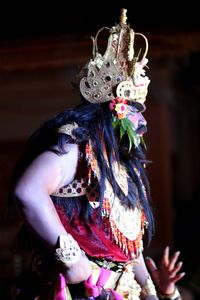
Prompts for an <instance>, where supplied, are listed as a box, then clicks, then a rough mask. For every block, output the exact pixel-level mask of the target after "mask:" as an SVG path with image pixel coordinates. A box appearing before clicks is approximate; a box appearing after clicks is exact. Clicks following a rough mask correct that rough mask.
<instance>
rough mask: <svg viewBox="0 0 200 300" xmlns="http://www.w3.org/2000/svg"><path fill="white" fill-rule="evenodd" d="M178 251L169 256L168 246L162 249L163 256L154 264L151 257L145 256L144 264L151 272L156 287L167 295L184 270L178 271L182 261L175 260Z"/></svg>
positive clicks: (172, 289) (171, 291) (178, 253)
mask: <svg viewBox="0 0 200 300" xmlns="http://www.w3.org/2000/svg"><path fill="white" fill-rule="evenodd" d="M179 255H180V252H179V251H177V252H175V253H174V254H173V255H172V256H171V258H170V257H169V247H168V246H167V247H166V248H165V249H164V252H163V256H162V258H161V260H160V262H159V263H158V265H156V264H155V262H154V261H153V259H152V258H150V257H146V265H147V267H148V269H149V271H150V273H151V277H152V279H153V281H154V284H155V286H156V289H157V290H158V291H159V292H160V293H162V294H165V295H169V294H171V293H173V292H174V290H175V283H176V282H177V281H178V280H180V279H182V278H183V276H184V275H185V273H184V272H182V273H179V271H180V269H181V267H182V264H183V263H182V262H177V260H178V257H179Z"/></svg>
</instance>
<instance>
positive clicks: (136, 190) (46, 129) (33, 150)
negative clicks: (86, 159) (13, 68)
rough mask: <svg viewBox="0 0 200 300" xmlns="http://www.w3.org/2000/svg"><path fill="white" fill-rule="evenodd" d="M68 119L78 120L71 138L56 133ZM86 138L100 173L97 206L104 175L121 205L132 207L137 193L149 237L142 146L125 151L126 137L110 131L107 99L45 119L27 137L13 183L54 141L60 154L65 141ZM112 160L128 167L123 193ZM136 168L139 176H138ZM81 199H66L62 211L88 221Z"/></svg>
mask: <svg viewBox="0 0 200 300" xmlns="http://www.w3.org/2000/svg"><path fill="white" fill-rule="evenodd" d="M72 122H76V123H77V124H78V128H76V129H74V130H73V136H75V138H74V139H73V138H72V137H71V136H69V135H66V134H63V133H58V130H57V129H58V128H59V127H60V126H62V125H65V124H67V123H72ZM89 140H91V143H92V147H93V150H94V153H95V155H96V159H97V162H98V166H99V169H100V174H101V176H100V182H99V187H100V207H101V205H102V202H103V196H104V190H105V178H108V180H109V182H110V183H111V185H112V187H113V190H114V192H115V194H116V195H118V196H119V198H120V201H121V202H122V204H123V205H124V206H126V207H132V208H135V206H136V205H137V204H138V195H139V199H140V202H141V204H142V206H143V208H144V211H145V214H146V216H147V221H148V223H149V227H148V236H149V240H150V239H151V237H152V234H153V230H154V222H153V214H152V210H151V203H150V202H151V201H150V189H149V183H148V179H147V176H146V173H145V170H144V168H143V163H144V162H146V158H145V154H144V149H143V147H142V146H139V147H138V148H134V147H133V148H132V150H131V151H130V152H128V150H127V149H128V146H127V139H126V138H124V139H122V140H121V141H120V140H119V137H118V136H117V135H116V134H115V132H114V129H113V127H112V115H111V112H110V109H109V105H108V103H103V104H91V103H88V102H86V103H82V104H81V105H79V106H77V107H76V108H73V109H69V110H67V111H64V112H62V113H59V114H58V115H56V116H54V117H53V118H51V119H49V120H47V121H46V122H45V123H44V124H43V125H42V126H41V127H40V128H39V129H38V130H36V131H35V132H34V133H33V135H32V136H31V137H30V139H29V140H28V142H27V146H26V149H25V153H24V155H23V157H22V159H21V160H20V161H19V163H18V165H17V168H16V172H15V174H14V178H13V179H14V181H13V183H14V184H15V182H16V180H17V178H18V177H19V176H20V174H21V173H22V172H23V170H24V169H25V168H26V167H27V166H28V165H29V164H30V162H31V161H32V160H33V159H34V158H35V157H36V156H38V155H39V154H40V153H42V152H43V151H44V150H47V149H50V148H51V147H52V146H53V145H57V150H56V153H57V154H58V155H62V154H64V153H65V150H64V145H65V144H66V143H77V144H84V143H85V144H86V143H87V142H88V141H89ZM104 149H106V152H107V155H108V163H107V161H106V160H105V156H104ZM114 161H117V162H118V163H119V162H120V163H122V164H123V165H124V166H126V169H127V170H128V185H129V193H128V196H125V194H124V193H123V191H122V190H121V188H120V186H119V185H118V184H117V182H116V180H115V176H114V172H113V168H112V166H113V162H114ZM138 172H139V174H140V176H138ZM14 184H13V186H14ZM145 191H146V192H145ZM146 195H147V196H148V199H147V197H146ZM57 200H58V199H56V198H55V199H54V201H55V202H56V201H57ZM58 202H59V200H58ZM63 202H66V201H63ZM81 203H82V204H81ZM83 203H85V201H79V202H78V201H75V199H73V201H70V199H69V201H67V205H66V206H65V211H66V213H67V214H68V215H69V216H70V215H71V214H70V212H71V211H72V209H74V208H75V209H76V211H77V212H78V213H79V214H80V217H81V218H82V219H83V220H85V221H89V220H90V217H91V208H90V207H89V206H90V205H87V206H86V205H85V204H83Z"/></svg>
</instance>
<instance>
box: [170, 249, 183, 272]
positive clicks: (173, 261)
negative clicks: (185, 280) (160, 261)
mask: <svg viewBox="0 0 200 300" xmlns="http://www.w3.org/2000/svg"><path fill="white" fill-rule="evenodd" d="M179 255H180V251H176V252H175V253H174V254H173V256H172V258H171V259H170V260H169V265H168V267H169V271H172V270H173V269H174V267H175V264H176V262H177V260H178V257H179Z"/></svg>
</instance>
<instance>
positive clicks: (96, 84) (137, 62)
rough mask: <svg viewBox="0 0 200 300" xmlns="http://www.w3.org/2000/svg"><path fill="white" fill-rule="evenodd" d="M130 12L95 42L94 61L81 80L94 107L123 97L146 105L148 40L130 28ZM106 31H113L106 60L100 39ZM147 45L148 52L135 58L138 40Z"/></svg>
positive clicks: (81, 84)
mask: <svg viewBox="0 0 200 300" xmlns="http://www.w3.org/2000/svg"><path fill="white" fill-rule="evenodd" d="M126 12H127V10H126V9H124V8H123V9H122V10H121V16H120V22H119V24H118V25H116V26H113V27H112V28H110V29H109V28H107V27H103V28H101V29H100V30H99V31H98V32H97V34H96V36H95V37H94V38H93V37H92V40H93V58H92V59H91V60H90V61H89V63H88V64H87V66H86V67H85V69H84V71H83V72H82V76H81V77H82V78H81V80H80V92H81V94H82V95H83V97H84V98H85V99H86V100H88V101H89V102H91V103H103V102H107V101H112V100H113V99H115V98H117V97H120V98H123V99H126V100H129V101H135V102H137V103H140V104H142V105H143V104H144V102H145V100H146V95H147V88H148V85H149V82H150V80H149V78H148V77H147V76H145V70H144V67H145V66H146V64H147V62H148V60H147V59H146V54H147V51H148V41H147V38H146V37H145V36H144V35H143V34H141V33H136V32H134V31H133V29H131V28H130V26H129V25H128V24H127V22H126V20H127V17H126ZM103 29H109V32H110V35H109V38H108V44H107V49H106V51H105V53H104V55H103V56H102V55H101V54H100V53H99V52H98V45H97V38H98V35H99V33H100V32H101V31H102V30H103ZM136 35H140V36H142V37H143V38H144V41H145V51H144V54H143V56H142V58H141V59H140V58H139V55H140V53H139V54H138V55H137V56H135V53H134V52H135V51H134V43H135V36H136Z"/></svg>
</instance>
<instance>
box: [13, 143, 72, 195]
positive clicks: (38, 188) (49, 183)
mask: <svg viewBox="0 0 200 300" xmlns="http://www.w3.org/2000/svg"><path fill="white" fill-rule="evenodd" d="M77 157H78V154H77V145H72V146H71V148H70V149H69V151H68V153H66V154H64V155H60V156H59V155H57V154H55V153H53V152H51V151H45V152H43V153H42V154H40V155H39V156H38V157H37V158H35V159H34V160H33V162H32V163H31V164H30V165H29V166H28V167H27V169H26V170H25V171H24V173H23V174H22V176H21V177H20V179H19V180H18V182H17V185H16V188H15V196H16V197H17V198H18V199H23V198H27V197H28V198H29V197H30V196H31V194H33V193H34V195H36V194H37V193H45V194H48V195H50V194H52V193H53V192H54V191H55V190H56V189H57V188H59V187H60V186H62V185H63V184H67V183H68V182H70V181H71V180H72V179H73V176H74V173H75V171H76V166H77Z"/></svg>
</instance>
